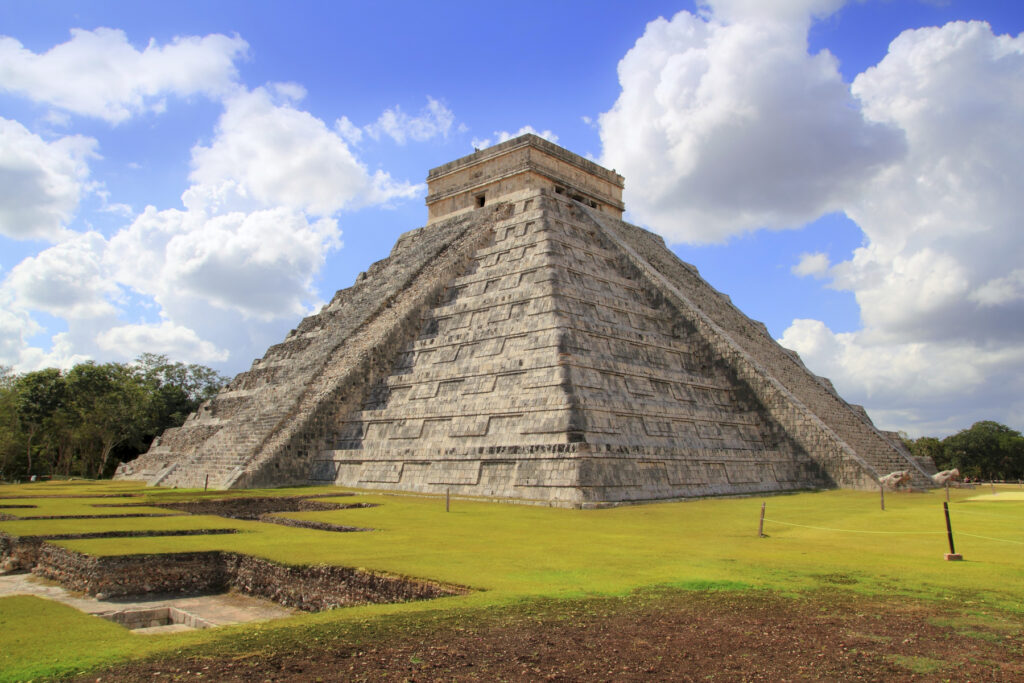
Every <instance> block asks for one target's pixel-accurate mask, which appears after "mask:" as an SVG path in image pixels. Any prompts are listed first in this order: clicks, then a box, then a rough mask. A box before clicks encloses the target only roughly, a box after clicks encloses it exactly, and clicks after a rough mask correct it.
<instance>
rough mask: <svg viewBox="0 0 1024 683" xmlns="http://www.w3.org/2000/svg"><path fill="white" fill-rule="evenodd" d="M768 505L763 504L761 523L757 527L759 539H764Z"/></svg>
mask: <svg viewBox="0 0 1024 683" xmlns="http://www.w3.org/2000/svg"><path fill="white" fill-rule="evenodd" d="M765 505H767V503H761V521H760V522H759V523H758V525H757V537H758V538H764V506H765Z"/></svg>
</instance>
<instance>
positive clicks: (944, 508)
mask: <svg viewBox="0 0 1024 683" xmlns="http://www.w3.org/2000/svg"><path fill="white" fill-rule="evenodd" d="M942 511H943V512H945V513H946V536H948V537H949V554H950V555H956V548H954V547H953V527H952V525H951V524H950V523H949V503H943V504H942Z"/></svg>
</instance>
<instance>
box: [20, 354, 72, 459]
mask: <svg viewBox="0 0 1024 683" xmlns="http://www.w3.org/2000/svg"><path fill="white" fill-rule="evenodd" d="M16 391H17V397H16V399H15V413H16V414H17V416H18V422H19V424H20V425H21V430H22V431H23V432H24V434H25V462H26V467H25V472H26V474H29V475H31V474H32V449H33V443H32V441H33V440H34V439H35V437H36V436H37V435H38V434H39V433H40V432H41V431H42V430H43V429H44V428H45V427H46V424H47V422H48V420H49V419H50V418H51V417H52V416H53V414H54V413H55V412H56V411H57V410H58V409H59V408H60V406H61V405H62V403H63V401H64V395H65V391H66V386H65V383H64V377H63V376H62V375H61V372H60V370H58V369H56V368H46V369H45V370H36V371H35V372H28V373H25V374H24V375H22V376H21V377H19V378H18V380H17V382H16Z"/></svg>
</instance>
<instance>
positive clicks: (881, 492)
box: [878, 484, 885, 512]
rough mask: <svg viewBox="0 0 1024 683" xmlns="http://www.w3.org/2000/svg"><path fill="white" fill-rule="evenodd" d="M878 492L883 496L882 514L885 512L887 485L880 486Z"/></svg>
mask: <svg viewBox="0 0 1024 683" xmlns="http://www.w3.org/2000/svg"><path fill="white" fill-rule="evenodd" d="M878 492H879V493H880V494H881V495H882V512H885V485H884V484H879V485H878Z"/></svg>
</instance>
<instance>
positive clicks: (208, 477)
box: [203, 474, 210, 491]
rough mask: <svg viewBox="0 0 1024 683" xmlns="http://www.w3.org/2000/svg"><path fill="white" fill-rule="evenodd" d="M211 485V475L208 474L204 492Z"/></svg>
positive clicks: (204, 483)
mask: <svg viewBox="0 0 1024 683" xmlns="http://www.w3.org/2000/svg"><path fill="white" fill-rule="evenodd" d="M209 485H210V475H209V474H207V475H206V481H204V482H203V490H204V491H205V490H206V489H207V487H208V486H209Z"/></svg>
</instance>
